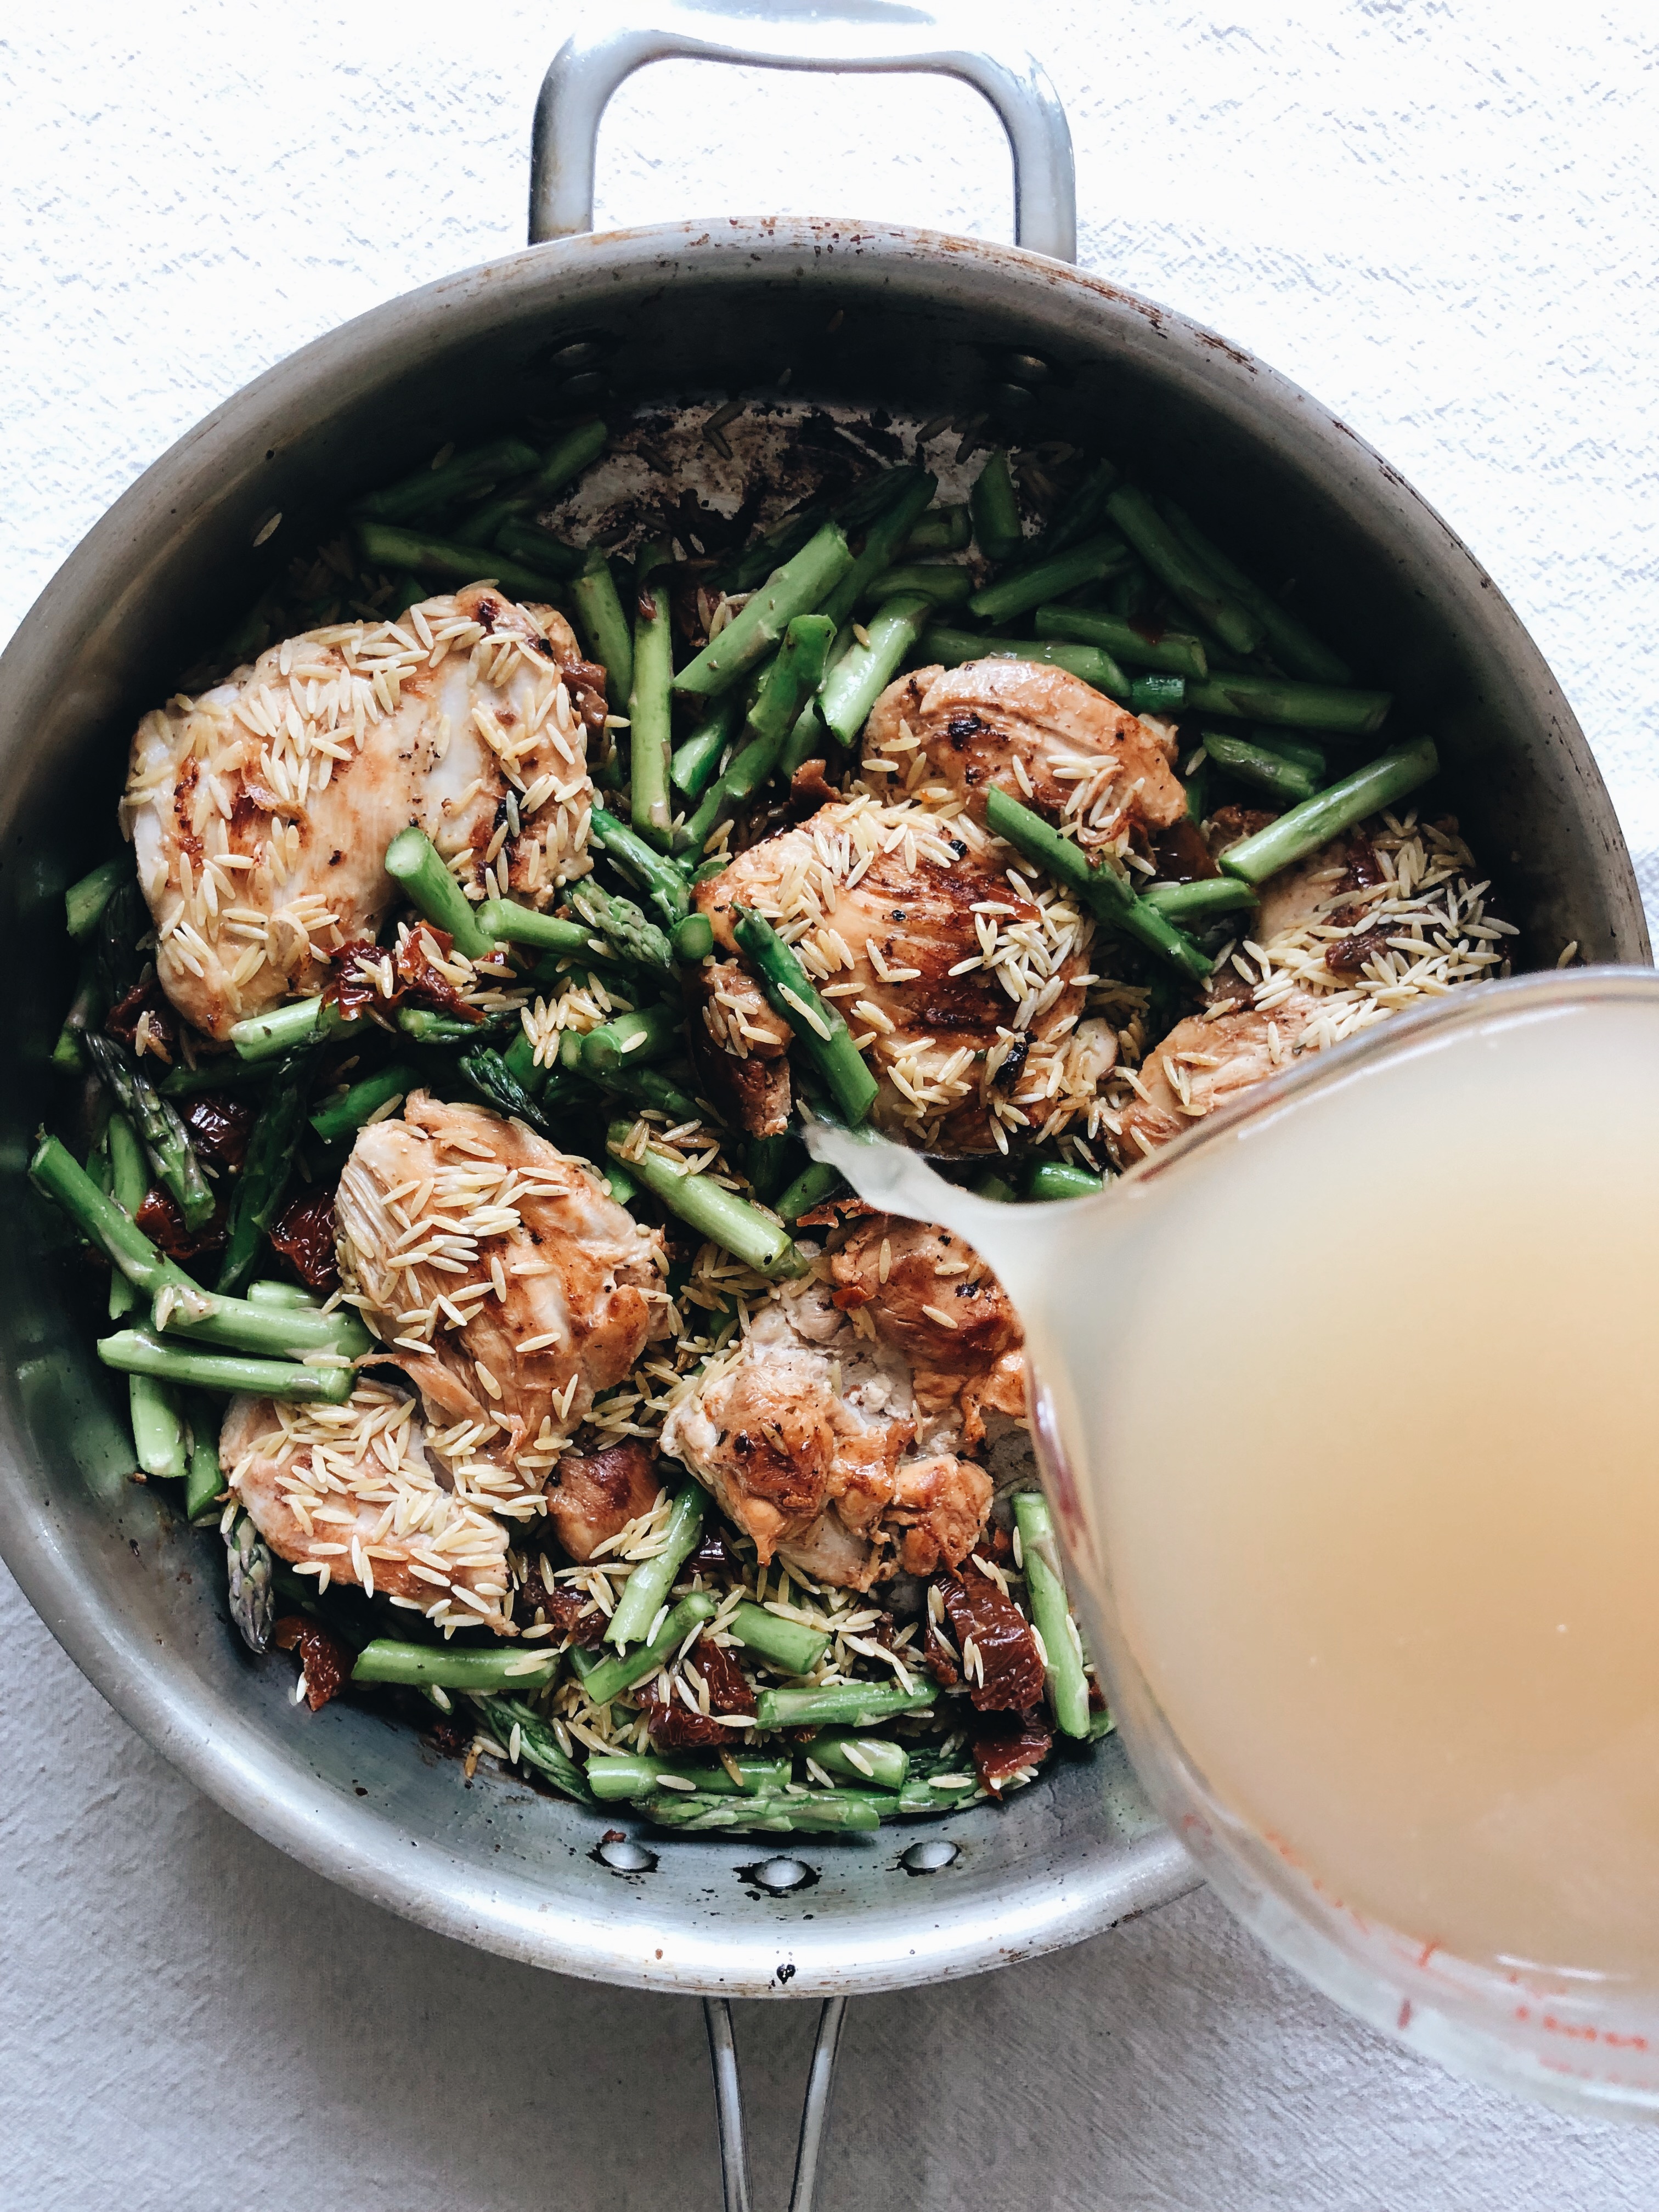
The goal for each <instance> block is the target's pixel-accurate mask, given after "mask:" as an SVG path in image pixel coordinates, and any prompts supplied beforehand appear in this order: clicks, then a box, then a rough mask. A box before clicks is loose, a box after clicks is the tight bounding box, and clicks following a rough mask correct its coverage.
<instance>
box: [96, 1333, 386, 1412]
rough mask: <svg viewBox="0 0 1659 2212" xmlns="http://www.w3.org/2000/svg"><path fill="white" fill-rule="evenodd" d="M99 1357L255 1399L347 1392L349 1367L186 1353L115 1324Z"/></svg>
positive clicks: (138, 1371) (130, 1370)
mask: <svg viewBox="0 0 1659 2212" xmlns="http://www.w3.org/2000/svg"><path fill="white" fill-rule="evenodd" d="M98 1357H99V1358H100V1359H101V1360H102V1361H103V1363H104V1364H105V1366H106V1367H113V1368H116V1369H118V1370H119V1372H120V1373H122V1374H124V1375H153V1376H156V1377H157V1378H158V1379H159V1380H161V1382H163V1383H183V1384H184V1385H185V1387H186V1388H187V1389H197V1390H219V1391H224V1392H226V1393H227V1394H228V1395H231V1396H234V1395H237V1394H238V1393H239V1392H242V1391H246V1393H247V1394H248V1395H249V1396H251V1397H254V1398H294V1399H319V1398H320V1399H322V1400H323V1401H325V1403H326V1404H328V1405H331V1406H338V1405H341V1404H343V1402H344V1401H345V1400H346V1399H348V1398H349V1396H350V1395H351V1385H352V1383H353V1380H354V1376H353V1374H352V1370H350V1368H349V1367H302V1366H301V1365H300V1364H298V1362H297V1361H295V1360H292V1359H248V1358H242V1357H240V1355H238V1354H235V1353H230V1352H186V1351H185V1350H183V1349H182V1348H181V1347H180V1346H179V1343H178V1341H177V1340H174V1339H168V1340H166V1341H165V1342H164V1341H163V1340H162V1339H161V1338H160V1337H159V1336H152V1335H150V1334H149V1332H148V1331H147V1330H144V1329H137V1328H122V1329H118V1330H117V1331H116V1332H115V1334H114V1335H113V1336H106V1337H102V1338H100V1340H99V1345H98Z"/></svg>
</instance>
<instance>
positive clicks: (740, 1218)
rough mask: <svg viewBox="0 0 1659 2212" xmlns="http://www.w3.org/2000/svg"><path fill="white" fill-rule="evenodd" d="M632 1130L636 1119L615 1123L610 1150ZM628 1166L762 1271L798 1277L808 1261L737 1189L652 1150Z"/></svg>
mask: <svg viewBox="0 0 1659 2212" xmlns="http://www.w3.org/2000/svg"><path fill="white" fill-rule="evenodd" d="M633 1133H634V1124H633V1122H632V1121H613V1122H612V1123H611V1127H610V1130H609V1132H608V1133H607V1135H606V1139H605V1145H606V1149H607V1150H608V1151H609V1152H612V1153H616V1154H619V1153H620V1152H622V1150H623V1146H625V1145H626V1144H627V1142H628V1140H629V1137H631V1136H632V1134H633ZM623 1166H624V1167H625V1168H626V1169H627V1170H628V1171H629V1174H630V1175H632V1176H634V1177H635V1180H636V1181H638V1182H641V1183H643V1184H644V1186H645V1188H647V1190H648V1191H651V1192H652V1193H653V1194H654V1195H655V1196H656V1197H658V1198H659V1199H660V1200H662V1202H663V1204H664V1205H665V1206H666V1207H667V1208H668V1210H669V1212H671V1213H678V1216H679V1217H680V1219H681V1220H682V1221H684V1222H686V1223H688V1224H689V1225H690V1227H692V1228H693V1229H695V1230H696V1231H697V1232H698V1234H699V1235H700V1236H702V1237H709V1238H711V1239H712V1240H713V1241H714V1243H716V1244H719V1245H721V1246H723V1247H724V1249H726V1251H728V1252H730V1253H732V1254H733V1255H735V1256H736V1257H737V1258H738V1259H739V1260H743V1261H746V1262H747V1263H748V1265H749V1266H750V1267H753V1268H756V1269H757V1271H758V1272H759V1273H761V1274H763V1275H772V1276H783V1275H793V1274H796V1273H799V1271H800V1268H801V1267H802V1266H803V1265H804V1264H805V1263H804V1262H803V1261H802V1260H801V1257H800V1255H799V1253H798V1252H797V1251H796V1249H795V1247H794V1244H793V1241H792V1239H791V1237H790V1236H789V1233H788V1231H787V1230H786V1229H784V1228H782V1227H781V1226H780V1225H779V1224H778V1223H777V1222H775V1221H774V1220H773V1219H772V1218H771V1217H770V1216H769V1214H765V1213H763V1212H761V1210H760V1208H759V1207H758V1206H751V1205H750V1202H749V1200H747V1199H746V1198H740V1197H739V1196H738V1194H737V1192H736V1191H734V1190H725V1189H722V1188H721V1187H720V1184H719V1183H716V1182H710V1181H709V1179H708V1176H700V1175H696V1176H694V1175H690V1174H687V1173H686V1172H685V1170H684V1169H681V1168H678V1167H676V1166H675V1165H674V1164H672V1162H671V1161H669V1160H666V1159H665V1158H663V1156H662V1154H661V1153H660V1152H645V1153H644V1154H643V1155H642V1156H641V1158H639V1159H636V1160H624V1161H623Z"/></svg>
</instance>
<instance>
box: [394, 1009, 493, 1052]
mask: <svg viewBox="0 0 1659 2212" xmlns="http://www.w3.org/2000/svg"><path fill="white" fill-rule="evenodd" d="M398 1028H399V1029H400V1030H402V1031H403V1033H404V1036H406V1037H407V1038H408V1039H409V1041H410V1043H411V1044H424V1045H442V1044H469V1043H476V1042H477V1039H478V1036H479V1034H480V1032H481V1030H482V1029H483V1024H481V1023H478V1022H469V1021H464V1020H463V1019H462V1018H461V1017H460V1016H459V1015H458V1014H436V1013H434V1012H433V1011H432V1009H431V1007H430V1006H399V1007H398Z"/></svg>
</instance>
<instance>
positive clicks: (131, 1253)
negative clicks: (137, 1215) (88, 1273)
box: [29, 1133, 197, 1297]
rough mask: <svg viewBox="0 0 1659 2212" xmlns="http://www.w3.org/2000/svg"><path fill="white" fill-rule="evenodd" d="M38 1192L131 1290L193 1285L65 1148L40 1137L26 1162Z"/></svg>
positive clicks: (53, 1139) (152, 1293) (149, 1293)
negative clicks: (59, 1208) (96, 1249)
mask: <svg viewBox="0 0 1659 2212" xmlns="http://www.w3.org/2000/svg"><path fill="white" fill-rule="evenodd" d="M29 1176H30V1179H31V1181H32V1182H33V1183H34V1185H35V1187H36V1188H37V1189H39V1190H40V1191H42V1192H44V1193H45V1194H46V1197H48V1198H49V1199H51V1200H52V1203H53V1204H54V1205H55V1206H61V1207H62V1209H63V1211H64V1212H65V1213H66V1214H68V1216H69V1218H70V1220H71V1221H72V1222H73V1223H74V1224H75V1225H76V1228H77V1229H78V1230H79V1231H81V1234H82V1236H83V1237H85V1238H86V1239H87V1241H88V1243H92V1244H95V1245H97V1247H98V1249H100V1251H101V1252H103V1253H105V1254H106V1255H107V1256H108V1258H109V1260H110V1261H111V1262H112V1265H113V1266H114V1267H117V1268H118V1269H119V1271H120V1273H122V1274H123V1275H125V1278H126V1279H127V1280H128V1281H129V1282H130V1283H131V1284H132V1285H133V1286H134V1288H135V1289H136V1290H138V1291H143V1293H144V1294H145V1295H146V1296H148V1297H154V1296H155V1293H156V1291H159V1290H160V1289H161V1286H162V1285H163V1284H166V1283H171V1284H173V1285H175V1287H177V1288H179V1289H180V1290H186V1289H187V1290H192V1291H193V1290H194V1289H195V1288H196V1287H197V1286H196V1285H195V1284H194V1283H192V1282H191V1279H190V1277H189V1276H188V1275H187V1274H185V1271H184V1269H183V1268H182V1267H178V1266H176V1265H175V1264H174V1262H173V1261H171V1260H168V1259H167V1258H165V1257H164V1256H163V1255H162V1254H161V1253H160V1252H158V1251H157V1250H156V1249H155V1245H154V1244H152V1243H150V1241H149V1237H146V1236H145V1234H144V1232H143V1230H142V1229H140V1228H139V1227H138V1226H137V1224H136V1223H134V1222H133V1221H132V1220H131V1218H129V1216H128V1215H127V1214H126V1213H125V1212H123V1210H122V1208H121V1207H120V1206H118V1205H117V1204H116V1202H115V1200H113V1199H112V1198H111V1197H110V1196H109V1195H108V1194H107V1193H106V1192H104V1191H101V1190H100V1189H99V1188H98V1186H97V1184H96V1183H95V1182H94V1181H93V1179H92V1177H91V1176H89V1175H88V1173H87V1171H86V1170H85V1169H84V1168H83V1167H82V1165H81V1163H80V1162H79V1160H77V1159H76V1158H75V1157H74V1155H73V1154H72V1153H71V1152H70V1150H69V1148H68V1146H66V1145H64V1144H63V1143H62V1142H61V1141H60V1139H58V1138H57V1137H48V1136H46V1135H45V1134H44V1133H43V1134H42V1135H41V1137H40V1140H39V1141H38V1143H37V1144H36V1146H35V1148H34V1155H33V1158H32V1159H31V1160H30V1162H29Z"/></svg>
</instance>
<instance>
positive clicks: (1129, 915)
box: [985, 785, 1211, 982]
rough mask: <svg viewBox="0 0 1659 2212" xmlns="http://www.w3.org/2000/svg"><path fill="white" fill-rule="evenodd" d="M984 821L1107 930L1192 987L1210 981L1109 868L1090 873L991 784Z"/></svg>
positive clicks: (1073, 849)
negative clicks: (1068, 889) (1132, 941)
mask: <svg viewBox="0 0 1659 2212" xmlns="http://www.w3.org/2000/svg"><path fill="white" fill-rule="evenodd" d="M985 819H986V822H987V824H988V825H989V827H990V829H991V831H992V834H993V835H994V836H998V837H1001V838H1005V839H1006V841H1007V842H1008V843H1009V844H1011V845H1012V846H1013V847H1014V848H1016V850H1017V851H1018V852H1021V853H1024V855H1025V857H1026V859H1027V860H1035V861H1036V863H1037V865H1038V866H1040V867H1044V868H1047V869H1048V872H1049V874H1050V875H1052V876H1054V878H1057V880H1058V881H1060V883H1063V884H1069V885H1070V887H1071V888H1072V889H1073V890H1075V891H1077V892H1078V893H1079V895H1080V896H1081V897H1082V899H1083V901H1084V903H1085V905H1086V906H1087V907H1088V908H1089V909H1090V911H1091V913H1092V914H1094V915H1096V916H1097V918H1098V919H1099V920H1100V921H1103V922H1104V923H1105V925H1106V927H1108V928H1109V929H1112V930H1115V931H1117V932H1118V933H1120V934H1121V935H1123V936H1125V937H1132V938H1133V939H1135V941H1136V943H1137V944H1139V945H1145V946H1146V949H1147V951H1150V952H1156V953H1157V954H1158V957H1159V958H1160V959H1164V960H1167V961H1168V962H1169V963H1170V965H1171V966H1172V967H1175V968H1178V969H1181V971H1182V974H1184V975H1190V976H1191V977H1192V978H1193V980H1194V981H1196V982H1201V981H1204V980H1205V978H1206V977H1207V976H1208V975H1209V973H1210V967H1211V963H1210V959H1209V956H1208V955H1207V954H1206V953H1204V952H1201V951H1200V950H1199V948H1198V946H1197V945H1194V943H1193V941H1192V939H1190V938H1188V937H1185V936H1183V935H1182V933H1181V931H1180V930H1178V929H1177V928H1176V927H1175V925H1174V923H1173V922H1171V921H1169V920H1168V918H1167V917H1166V916H1165V915H1162V914H1160V913H1159V912H1158V908H1156V907H1151V906H1148V905H1147V904H1146V902H1145V901H1144V900H1142V899H1139V898H1137V897H1136V896H1135V894H1134V892H1133V890H1131V889H1130V887H1129V885H1128V884H1127V882H1126V881H1125V879H1124V878H1122V877H1121V875H1119V873H1118V872H1117V871H1116V869H1115V868H1113V867H1111V866H1109V865H1107V864H1103V865H1102V866H1098V867H1091V866H1090V864H1089V861H1088V860H1087V859H1086V857H1085V854H1084V853H1083V851H1082V849H1081V848H1080V847H1079V846H1077V845H1074V844H1073V842H1071V840H1070V839H1069V838H1066V837H1062V836H1060V832H1059V831H1058V830H1057V829H1051V828H1050V827H1049V825H1048V823H1046V822H1045V821H1044V820H1043V819H1042V817H1041V815H1037V814H1033V813H1032V811H1031V810H1030V807H1027V806H1022V805H1020V804H1019V802H1018V799H1010V798H1009V796H1008V794H1007V793H1006V791H1000V790H999V789H998V788H997V787H996V786H995V785H993V786H992V787H991V788H990V789H989V791H988V792H987V794H986V814H985Z"/></svg>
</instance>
